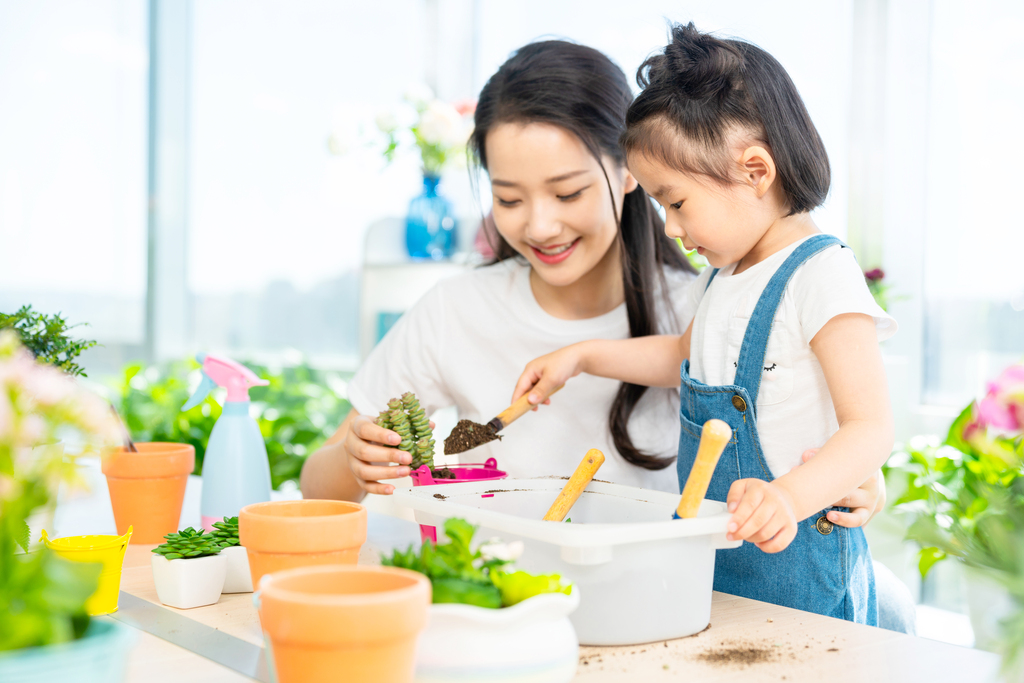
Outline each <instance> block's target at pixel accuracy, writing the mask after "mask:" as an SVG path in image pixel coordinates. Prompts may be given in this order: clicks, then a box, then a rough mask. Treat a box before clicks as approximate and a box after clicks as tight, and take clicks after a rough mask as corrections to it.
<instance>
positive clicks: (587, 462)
mask: <svg viewBox="0 0 1024 683" xmlns="http://www.w3.org/2000/svg"><path fill="white" fill-rule="evenodd" d="M559 389H561V387H559ZM552 393H554V392H552ZM603 463H604V453H602V452H601V451H599V450H597V449H596V448H591V449H590V450H589V451H587V454H586V455H584V456H583V460H582V461H581V462H580V464H579V465H578V466H577V467H576V471H575V472H573V473H572V476H571V477H569V481H567V482H565V486H563V487H562V492H561V493H559V494H558V498H555V502H554V503H552V504H551V509H550V510H548V513H547V514H546V515H544V521H545V522H561V521H562V520H563V519H565V516H566V514H568V512H569V510H570V509H572V506H573V505H575V504H576V500H577V499H578V498H579V497H580V494H581V493H583V489H585V488H587V484H589V483H590V480H591V479H593V478H594V475H595V474H597V470H598V469H599V468H600V467H601V465H602V464H603Z"/></svg>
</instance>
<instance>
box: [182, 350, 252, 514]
mask: <svg viewBox="0 0 1024 683" xmlns="http://www.w3.org/2000/svg"><path fill="white" fill-rule="evenodd" d="M196 360H197V361H198V362H199V363H201V364H202V366H203V381H202V382H201V383H200V384H199V387H198V388H197V389H196V390H195V392H194V393H193V394H192V397H191V398H190V399H189V400H188V403H186V404H185V405H184V406H183V407H182V410H189V409H190V408H193V407H195V406H197V405H199V404H200V403H202V401H203V400H204V399H205V398H206V396H207V395H208V394H209V393H210V391H211V390H212V389H213V388H214V387H215V386H221V387H225V388H226V389H227V390H228V396H227V400H226V401H225V402H224V410H223V411H222V412H221V415H220V419H218V420H217V424H215V425H214V426H213V431H212V432H211V433H210V442H209V443H208V444H207V445H206V455H205V456H204V457H203V497H202V503H201V505H200V514H201V515H202V523H203V527H205V528H206V529H208V530H210V531H212V530H213V523H214V522H219V521H221V519H222V518H223V517H234V516H236V515H237V514H238V511H239V510H241V509H242V508H243V507H245V506H246V505H249V504H250V503H263V502H266V501H268V500H270V463H269V462H268V461H267V446H266V444H265V443H264V442H263V435H262V434H261V433H260V428H259V425H258V424H256V420H254V419H253V418H252V417H250V416H249V387H262V386H266V385H268V384H270V382H268V381H267V380H265V379H260V378H259V377H257V376H256V375H255V373H253V372H252V371H251V370H250V369H249V368H247V367H245V366H244V365H241V364H239V363H236V362H235V361H233V360H229V359H227V358H222V357H219V356H212V355H208V354H205V353H200V354H198V355H197V356H196Z"/></svg>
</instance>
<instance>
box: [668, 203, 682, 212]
mask: <svg viewBox="0 0 1024 683" xmlns="http://www.w3.org/2000/svg"><path fill="white" fill-rule="evenodd" d="M682 205H683V203H682V202H676V203H675V204H669V206H671V207H672V208H673V209H675V210H676V211H678V210H679V207H681V206H682Z"/></svg>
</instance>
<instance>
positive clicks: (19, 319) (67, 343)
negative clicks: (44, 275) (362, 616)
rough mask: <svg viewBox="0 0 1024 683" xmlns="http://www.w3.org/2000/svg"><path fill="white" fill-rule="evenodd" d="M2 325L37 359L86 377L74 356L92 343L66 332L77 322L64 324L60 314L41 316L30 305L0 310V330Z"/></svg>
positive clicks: (76, 356)
mask: <svg viewBox="0 0 1024 683" xmlns="http://www.w3.org/2000/svg"><path fill="white" fill-rule="evenodd" d="M5 327H9V328H11V329H13V330H14V331H15V332H17V333H18V337H20V338H21V343H22V344H23V345H24V346H25V348H27V349H28V350H29V351H31V352H32V355H33V356H35V357H36V359H37V360H40V361H42V362H44V363H47V364H49V365H55V366H57V367H58V368H60V369H61V370H63V371H64V372H65V373H67V374H68V375H71V376H72V377H77V376H78V375H81V376H83V377H85V376H86V375H85V372H84V371H83V370H82V368H81V367H79V365H78V364H77V363H75V359H76V358H78V356H80V355H81V354H82V352H83V351H85V350H86V349H90V348H92V347H94V346H96V342H95V341H91V340H85V339H71V338H70V337H69V336H68V334H67V333H68V332H69V331H70V330H72V329H74V328H76V327H78V325H68V322H67V319H66V318H64V317H63V316H62V315H61V314H60V313H55V314H54V315H45V314H43V313H39V312H38V311H34V310H32V306H22V307H21V308H19V309H18V310H17V311H15V312H14V313H0V330H2V329H4V328H5Z"/></svg>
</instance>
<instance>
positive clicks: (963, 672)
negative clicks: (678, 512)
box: [121, 514, 999, 683]
mask: <svg viewBox="0 0 1024 683" xmlns="http://www.w3.org/2000/svg"><path fill="white" fill-rule="evenodd" d="M415 538H416V527H415V525H412V524H410V523H408V522H405V521H402V520H395V519H391V518H386V517H383V516H381V515H374V514H371V518H370V531H369V538H368V540H367V544H366V545H365V546H364V547H363V551H362V553H361V554H360V560H359V561H360V563H374V564H375V563H377V562H378V558H379V556H380V552H382V551H384V550H388V549H390V548H393V547H400V546H404V545H407V544H408V543H409V542H411V540H414V539H415ZM151 548H153V546H145V545H143V546H137V545H132V546H130V547H129V548H128V553H127V555H126V557H125V564H124V571H123V574H122V578H121V589H122V590H124V591H126V592H128V593H131V594H133V595H135V596H137V597H139V598H142V599H144V600H147V601H149V602H153V603H156V604H159V600H158V599H157V596H156V590H155V588H154V587H153V577H152V571H151V569H150V555H151V553H150V549H151ZM165 609H169V610H172V611H174V612H177V613H179V614H181V615H182V616H185V617H187V618H189V619H193V620H195V621H197V622H200V623H202V624H206V625H207V626H210V627H214V628H216V629H218V630H220V631H223V632H224V633H226V634H229V635H232V636H235V637H237V638H240V639H242V640H244V641H247V642H249V643H253V644H255V645H260V646H261V645H262V643H263V636H262V633H261V631H260V625H259V617H258V615H257V613H256V609H255V607H254V606H253V603H252V594H250V593H240V594H233V595H222V596H221V599H220V601H219V602H217V604H215V605H209V606H207V607H197V608H194V609H190V610H175V609H174V608H171V607H165ZM998 669H999V659H998V657H996V656H995V655H993V654H990V653H987V652H982V651H979V650H973V649H969V648H963V647H958V646H955V645H948V644H945V643H940V642H938V641H933V640H927V639H924V638H916V637H913V636H907V635H904V634H900V633H894V632H892V631H885V630H883V629H878V628H872V627H869V626H861V625H858V624H852V623H850V622H847V621H842V620H839V619H832V618H829V617H823V616H820V615H817V614H811V613H808V612H801V611H799V610H794V609H789V608H786V607H778V606H776V605H771V604H768V603H763V602H757V601H755V600H748V599H746V598H738V597H735V596H731V595H726V594H723V593H715V594H714V597H713V600H712V605H711V625H710V626H709V628H708V629H707V630H705V631H704V632H702V633H700V634H697V635H695V636H691V637H689V638H680V639H678V640H670V641H666V642H656V643H650V644H647V645H635V646H629V647H581V648H580V665H579V668H578V670H577V676H576V679H577V680H579V681H586V682H587V683H591V682H593V683H599V682H601V681H638V680H643V681H698V680H699V681H708V682H719V681H744V682H745V683H746V682H748V681H797V682H804V681H807V682H814V683H818V682H827V683H841V682H846V681H849V682H851V683H853V682H856V683H862V682H864V681H870V683H882V682H884V681H893V682H894V683H896V682H898V683H906V682H908V681H928V682H929V683H931V682H934V681H964V682H967V681H972V682H973V681H995V680H996V676H997V672H998ZM126 680H127V681H128V683H164V682H165V681H166V683H180V681H182V680H188V681H190V682H194V683H204V682H206V681H211V682H213V681H217V682H218V683H220V682H227V683H234V682H236V681H239V682H241V681H252V680H253V679H251V678H248V677H247V676H243V675H241V674H239V673H237V672H235V671H233V670H231V669H228V668H226V667H223V666H221V665H220V664H216V663H214V662H212V661H210V660H208V659H205V658H203V657H201V656H199V655H197V654H194V653H192V652H190V651H189V650H186V649H184V648H181V647H178V646H177V645H173V644H171V643H170V642H167V641H165V640H162V639H160V638H157V637H156V636H152V635H149V634H147V633H143V632H140V633H139V643H138V645H137V646H136V647H135V649H134V650H133V652H132V654H131V655H130V659H129V669H128V675H127V679H126Z"/></svg>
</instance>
